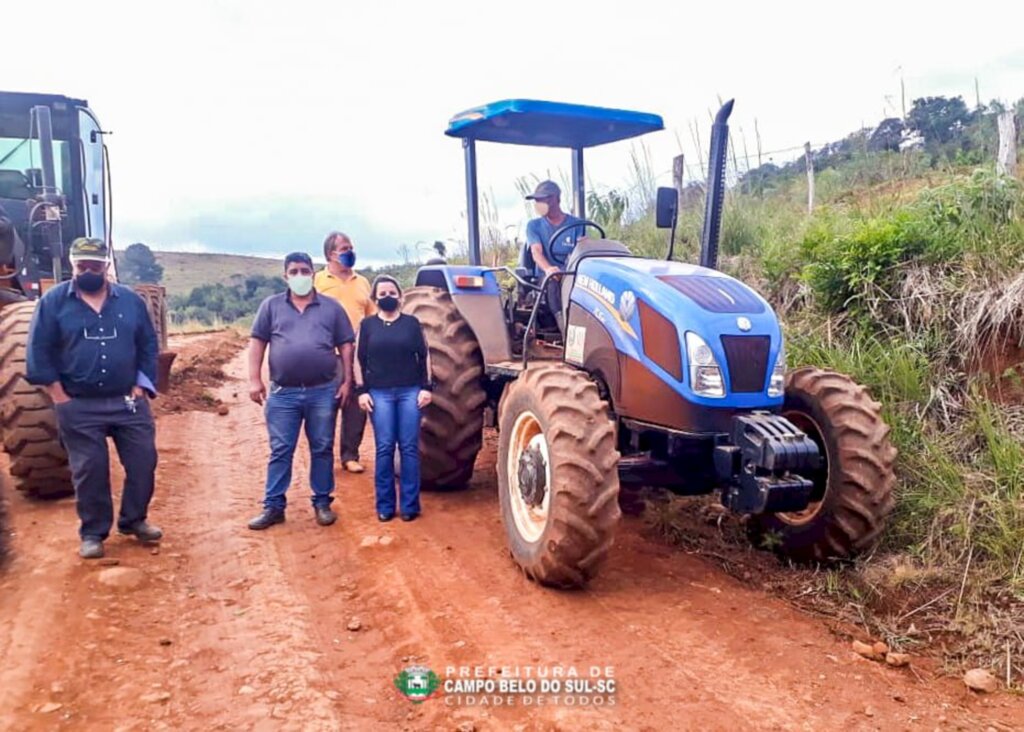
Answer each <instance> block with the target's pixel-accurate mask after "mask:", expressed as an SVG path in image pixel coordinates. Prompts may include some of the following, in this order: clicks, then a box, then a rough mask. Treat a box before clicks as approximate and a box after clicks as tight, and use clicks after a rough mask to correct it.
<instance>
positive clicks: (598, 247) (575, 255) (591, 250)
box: [562, 239, 632, 312]
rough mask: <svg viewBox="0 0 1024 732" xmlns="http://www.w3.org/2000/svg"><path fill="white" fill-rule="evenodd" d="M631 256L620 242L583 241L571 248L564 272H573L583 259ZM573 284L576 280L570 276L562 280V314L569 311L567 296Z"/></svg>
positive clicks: (604, 240)
mask: <svg viewBox="0 0 1024 732" xmlns="http://www.w3.org/2000/svg"><path fill="white" fill-rule="evenodd" d="M631 255H632V252H631V251H629V247H627V246H626V245H625V244H623V243H622V242H621V241H615V240H614V239H584V240H582V241H581V242H580V243H579V244H577V245H576V246H575V247H574V248H573V250H572V254H570V255H569V260H568V261H567V262H566V263H565V271H566V272H572V271H573V270H575V269H576V266H577V265H578V264H579V263H580V260H581V259H583V258H584V257H628V256H631ZM575 283H576V278H575V277H572V276H566V277H564V278H563V279H562V310H563V312H567V311H568V309H569V294H570V293H571V292H572V287H573V285H574V284H575Z"/></svg>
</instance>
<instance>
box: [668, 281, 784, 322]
mask: <svg viewBox="0 0 1024 732" xmlns="http://www.w3.org/2000/svg"><path fill="white" fill-rule="evenodd" d="M658 279H660V280H661V281H662V282H664V283H665V284H666V285H671V286H672V287H674V288H676V289H677V290H679V291H680V292H681V293H683V294H684V295H686V296H687V297H688V298H690V299H691V300H693V301H694V302H695V303H697V304H698V305H699V306H700V307H702V308H704V309H705V310H708V311H710V312H712V313H763V312H764V304H763V303H762V302H761V301H760V300H759V299H758V298H757V296H756V295H755V294H754V293H753V292H751V291H750V290H749V289H748V288H747V286H746V285H744V284H742V283H740V282H737V281H736V280H732V279H729V278H728V277H707V276H703V275H667V276H665V277H659V278H658Z"/></svg>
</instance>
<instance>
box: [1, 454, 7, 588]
mask: <svg viewBox="0 0 1024 732" xmlns="http://www.w3.org/2000/svg"><path fill="white" fill-rule="evenodd" d="M6 560H7V476H6V475H5V474H4V473H3V471H0V568H2V567H3V566H4V563H5V562H6Z"/></svg>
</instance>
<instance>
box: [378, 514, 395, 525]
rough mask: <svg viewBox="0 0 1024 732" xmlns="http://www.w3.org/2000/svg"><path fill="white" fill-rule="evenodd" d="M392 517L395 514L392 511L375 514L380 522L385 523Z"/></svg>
mask: <svg viewBox="0 0 1024 732" xmlns="http://www.w3.org/2000/svg"><path fill="white" fill-rule="evenodd" d="M394 517H395V514H393V513H378V514H377V520H378V521H380V522H381V523H382V524H383V523H387V522H388V521H390V520H391V519H393V518H394Z"/></svg>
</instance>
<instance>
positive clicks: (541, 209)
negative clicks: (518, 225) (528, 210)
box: [533, 201, 551, 217]
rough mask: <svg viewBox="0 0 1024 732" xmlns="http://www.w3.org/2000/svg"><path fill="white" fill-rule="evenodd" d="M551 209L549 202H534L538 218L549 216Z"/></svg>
mask: <svg viewBox="0 0 1024 732" xmlns="http://www.w3.org/2000/svg"><path fill="white" fill-rule="evenodd" d="M550 208H551V207H550V206H549V205H548V202H547V201H534V202H533V210H534V211H536V212H537V215H538V216H541V217H543V216H547V215H548V210H549V209H550Z"/></svg>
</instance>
